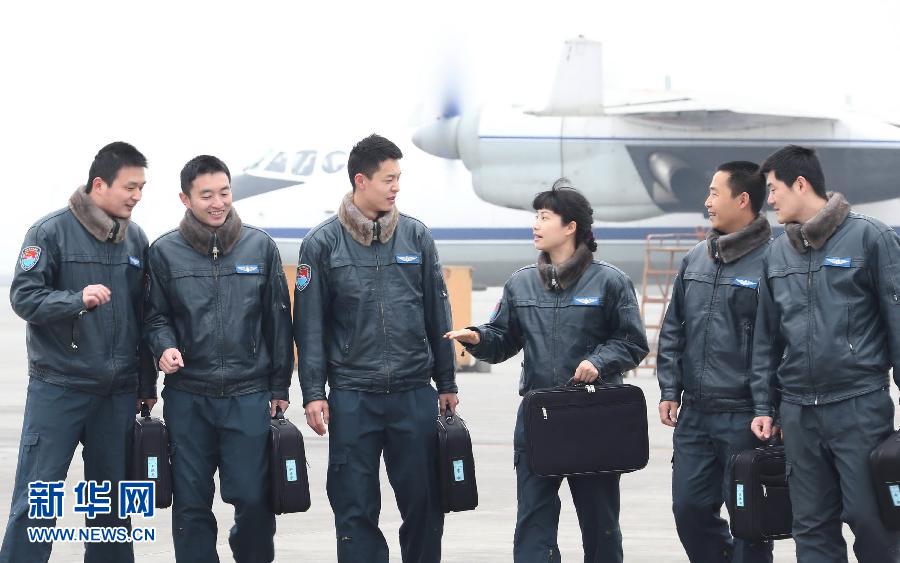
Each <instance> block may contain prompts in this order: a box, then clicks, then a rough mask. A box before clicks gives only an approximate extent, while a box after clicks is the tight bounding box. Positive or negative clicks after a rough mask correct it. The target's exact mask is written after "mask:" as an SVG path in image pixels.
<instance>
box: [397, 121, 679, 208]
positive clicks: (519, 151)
mask: <svg viewBox="0 0 900 563" xmlns="http://www.w3.org/2000/svg"><path fill="white" fill-rule="evenodd" d="M616 121H617V118H615V117H607V116H591V117H559V116H547V115H537V114H530V113H524V112H521V111H514V110H502V109H494V108H485V109H482V110H481V111H478V112H472V113H467V114H464V115H462V116H458V117H453V118H449V119H442V120H439V121H437V122H435V123H434V124H431V125H429V126H426V127H423V128H422V129H420V130H419V131H418V132H417V133H416V135H415V136H414V137H413V141H414V143H415V144H416V146H418V147H419V148H421V149H422V150H424V151H426V152H428V153H431V154H434V155H436V156H441V157H443V158H451V159H461V160H462V161H463V163H464V164H465V166H466V168H467V169H468V170H469V171H470V172H471V173H472V183H473V186H474V188H475V193H476V194H477V195H478V196H479V197H480V198H481V199H483V200H485V201H488V202H490V203H494V204H497V205H502V206H504V207H511V208H516V209H527V210H530V207H527V206H523V205H524V204H527V203H528V202H530V201H531V200H532V198H533V197H534V195H535V194H537V193H538V192H540V191H543V190H546V189H549V187H550V186H552V185H553V182H554V181H556V180H557V179H558V178H560V177H561V176H565V177H567V178H569V180H571V181H572V184H573V185H574V186H575V187H577V188H578V189H579V190H580V191H581V192H582V193H583V194H584V195H585V197H587V199H588V201H589V202H590V203H591V206H592V207H593V208H594V217H595V218H596V219H598V220H600V221H631V220H636V219H644V218H648V217H654V216H657V215H660V214H662V212H663V211H662V209H661V208H660V206H659V205H657V204H656V203H655V202H654V199H653V198H651V196H650V194H648V190H647V189H646V188H645V186H644V184H643V183H642V180H641V178H640V176H639V174H638V172H637V170H636V169H635V166H634V164H633V163H632V158H631V156H630V154H629V152H628V150H627V148H626V147H625V145H624V144H623V143H622V142H619V141H617V140H616V139H615V137H614V135H613V133H614V132H613V131H612V129H614V128H615V126H616ZM666 166H668V168H667V167H666ZM660 167H661V168H663V169H665V172H666V174H668V175H666V174H663V175H662V177H663V178H664V179H666V181H667V183H666V184H665V185H666V186H667V188H666V189H667V190H670V191H671V189H672V182H675V183H676V184H677V183H678V182H680V181H681V178H682V176H683V173H682V172H681V169H679V168H678V167H677V166H674V165H673V164H672V163H670V162H668V161H667V160H665V159H663V162H662V163H661V164H660ZM667 201H668V200H666V202H667Z"/></svg>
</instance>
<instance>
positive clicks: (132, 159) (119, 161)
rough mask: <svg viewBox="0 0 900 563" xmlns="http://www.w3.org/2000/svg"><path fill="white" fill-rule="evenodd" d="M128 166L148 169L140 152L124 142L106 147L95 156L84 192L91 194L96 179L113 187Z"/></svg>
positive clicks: (117, 142) (145, 160)
mask: <svg viewBox="0 0 900 563" xmlns="http://www.w3.org/2000/svg"><path fill="white" fill-rule="evenodd" d="M126 166H138V167H140V168H147V159H146V158H145V157H144V155H142V154H141V153H140V151H139V150H137V149H136V148H134V147H133V146H132V145H129V144H128V143H125V142H123V141H116V142H114V143H110V144H108V145H106V146H105V147H103V148H102V149H100V151H99V152H98V153H97V155H96V156H94V162H92V163H91V169H90V171H88V181H87V186H86V187H85V190H84V191H85V192H87V193H91V189H92V188H93V183H94V178H100V179H101V180H103V181H104V182H106V185H108V186H111V185H112V183H113V182H115V181H116V176H118V174H119V170H121V169H122V168H124V167H126Z"/></svg>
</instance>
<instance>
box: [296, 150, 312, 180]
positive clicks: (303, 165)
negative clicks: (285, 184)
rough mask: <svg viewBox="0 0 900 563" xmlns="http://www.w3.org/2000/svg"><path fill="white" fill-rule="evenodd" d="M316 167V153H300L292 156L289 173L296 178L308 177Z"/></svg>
mask: <svg viewBox="0 0 900 563" xmlns="http://www.w3.org/2000/svg"><path fill="white" fill-rule="evenodd" d="M315 165H316V151H300V152H298V153H296V154H295V155H294V166H293V167H291V173H292V174H296V175H297V176H309V175H310V174H312V171H313V166H315Z"/></svg>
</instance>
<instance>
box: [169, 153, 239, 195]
mask: <svg viewBox="0 0 900 563" xmlns="http://www.w3.org/2000/svg"><path fill="white" fill-rule="evenodd" d="M216 172H224V173H225V175H226V176H228V182H229V183H230V182H231V172H229V171H228V166H226V165H225V163H224V162H222V161H221V160H220V159H219V158H217V157H215V156H210V155H208V154H201V155H200V156H195V157H194V158H192V159H190V160H189V161H187V164H185V165H184V168H182V169H181V191H182V192H184V195H188V196H189V195H191V184H192V183H193V182H194V180H196V179H197V176H202V175H204V174H215V173H216Z"/></svg>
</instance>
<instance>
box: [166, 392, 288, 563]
mask: <svg viewBox="0 0 900 563" xmlns="http://www.w3.org/2000/svg"><path fill="white" fill-rule="evenodd" d="M162 395H163V399H164V400H165V403H164V413H165V419H166V425H167V426H168V427H169V438H170V441H171V445H172V490H173V495H174V498H173V505H172V535H173V538H174V542H175V559H176V560H177V561H178V562H179V563H185V562H195V563H216V562H218V561H219V556H218V554H217V553H216V530H217V528H216V518H215V516H214V515H213V512H212V504H213V497H214V495H215V482H214V481H213V476H214V475H215V472H216V469H218V470H219V481H220V483H221V486H222V493H221V494H222V500H223V501H225V502H227V503H228V504H231V505H233V506H234V525H233V526H232V527H231V533H230V534H229V536H228V543H229V545H230V546H231V552H232V555H233V556H234V560H235V561H236V562H237V563H268V562H270V561H272V560H273V559H274V558H275V543H274V536H275V514H274V513H273V512H272V508H271V506H270V504H271V503H270V500H269V497H268V494H269V488H268V487H269V485H268V479H269V398H270V397H271V393H269V392H268V391H265V392H259V393H251V394H248V395H240V396H237V397H223V398H215V397H207V396H205V395H199V394H195V393H188V392H185V391H179V390H177V389H171V388H166V389H164V390H163V393H162Z"/></svg>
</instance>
